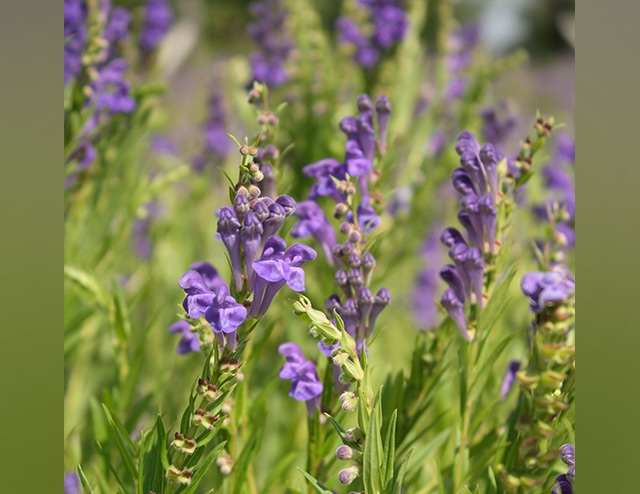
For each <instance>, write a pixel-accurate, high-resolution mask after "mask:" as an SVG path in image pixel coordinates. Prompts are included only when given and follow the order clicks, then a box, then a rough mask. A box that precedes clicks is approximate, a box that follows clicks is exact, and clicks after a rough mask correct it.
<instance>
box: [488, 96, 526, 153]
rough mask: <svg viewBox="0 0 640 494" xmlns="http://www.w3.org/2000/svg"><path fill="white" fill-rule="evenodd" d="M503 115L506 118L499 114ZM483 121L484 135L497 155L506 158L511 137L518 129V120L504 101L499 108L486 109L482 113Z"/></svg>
mask: <svg viewBox="0 0 640 494" xmlns="http://www.w3.org/2000/svg"><path fill="white" fill-rule="evenodd" d="M499 112H500V113H503V114H504V116H501V115H499V114H498V113H499ZM480 117H481V118H482V121H483V126H482V135H483V136H484V138H485V139H486V140H487V141H489V142H490V143H491V144H493V147H494V148H495V150H496V153H497V155H499V156H506V155H507V153H506V145H507V141H508V139H509V137H510V135H511V134H512V133H513V131H514V130H515V128H516V125H517V123H518V119H517V118H516V116H515V115H514V114H513V113H511V112H510V111H509V108H508V107H507V104H506V103H505V102H504V101H503V102H501V103H500V104H499V105H498V107H497V108H495V109H494V108H486V109H484V110H482V111H481V112H480Z"/></svg>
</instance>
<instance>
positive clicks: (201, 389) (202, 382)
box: [196, 379, 209, 395]
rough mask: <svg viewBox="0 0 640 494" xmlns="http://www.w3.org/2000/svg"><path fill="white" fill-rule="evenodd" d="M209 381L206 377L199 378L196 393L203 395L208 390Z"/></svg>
mask: <svg viewBox="0 0 640 494" xmlns="http://www.w3.org/2000/svg"><path fill="white" fill-rule="evenodd" d="M208 384H209V383H208V382H207V380H206V379H198V385H197V386H196V393H198V394H199V395H203V394H204V393H205V392H206V391H207V385H208Z"/></svg>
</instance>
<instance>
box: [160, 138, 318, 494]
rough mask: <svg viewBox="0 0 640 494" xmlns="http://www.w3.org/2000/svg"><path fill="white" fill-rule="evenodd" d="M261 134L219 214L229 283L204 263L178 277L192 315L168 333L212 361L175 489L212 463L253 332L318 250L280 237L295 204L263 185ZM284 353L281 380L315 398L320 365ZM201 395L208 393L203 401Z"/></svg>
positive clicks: (243, 151) (174, 452)
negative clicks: (268, 192)
mask: <svg viewBox="0 0 640 494" xmlns="http://www.w3.org/2000/svg"><path fill="white" fill-rule="evenodd" d="M258 139H259V136H256V138H255V139H254V140H253V141H252V142H251V143H250V144H249V143H248V141H247V139H245V143H244V144H243V145H240V143H238V142H237V141H236V142H237V143H238V149H239V152H240V155H241V156H242V160H241V163H240V166H239V167H238V176H239V178H238V182H237V183H235V184H233V187H231V188H230V199H231V204H230V205H228V206H224V207H222V208H220V209H219V210H218V211H217V216H218V228H217V230H218V237H219V239H220V241H221V242H222V244H223V245H224V247H225V249H226V251H227V254H228V259H229V263H230V268H231V279H230V281H229V283H228V284H227V283H226V282H225V281H224V280H223V278H222V277H221V276H220V274H219V273H218V271H217V270H216V269H215V268H214V267H213V266H212V265H210V264H208V263H205V262H198V263H195V264H193V265H192V266H191V269H190V270H189V271H187V272H186V273H185V274H184V275H183V276H182V277H181V278H180V280H179V285H180V288H182V289H183V290H184V292H185V295H186V297H185V299H184V302H183V308H184V311H185V318H184V319H183V320H180V321H178V322H176V323H175V324H173V325H172V326H171V327H170V328H169V330H170V332H172V333H178V334H180V335H181V336H182V338H181V340H180V343H179V345H178V353H181V354H187V353H190V352H201V353H202V354H204V355H205V356H206V362H205V367H204V369H205V370H204V371H203V374H202V377H201V378H200V379H199V380H198V384H197V386H196V387H195V392H196V395H194V394H193V393H192V395H191V399H190V402H189V405H188V407H187V409H186V410H185V413H184V415H183V418H182V421H181V423H180V427H179V429H178V431H177V432H176V433H175V440H174V441H173V442H172V443H171V447H172V449H171V451H170V452H168V458H169V459H168V460H167V461H168V463H169V465H168V466H166V467H165V471H166V475H165V477H166V480H167V482H168V487H167V490H166V491H165V492H168V493H173V492H175V491H177V490H178V489H179V488H180V486H183V485H190V484H191V482H192V477H193V476H194V472H195V475H198V472H199V469H202V475H204V472H206V469H207V468H208V465H209V463H207V460H205V461H204V462H203V463H201V464H200V466H198V465H199V464H198V461H197V459H198V458H200V457H201V456H202V453H200V452H199V449H200V448H204V447H205V446H206V444H207V443H208V442H210V441H214V440H215V437H216V434H217V433H218V431H219V430H220V428H221V427H224V424H225V422H228V420H226V417H225V416H227V417H228V416H229V414H232V413H233V411H234V407H233V401H232V393H233V390H234V388H235V387H236V385H237V383H238V381H239V380H244V376H243V375H242V373H240V372H239V369H240V367H241V366H242V365H243V363H244V362H243V361H242V356H243V354H244V350H245V348H246V346H247V343H248V338H249V335H250V333H251V332H252V331H253V329H254V328H255V326H256V324H257V320H259V319H261V318H262V317H264V315H265V313H266V312H267V310H268V309H269V307H270V305H271V303H272V301H273V299H274V297H275V296H276V294H277V293H278V292H279V291H280V290H281V289H282V288H283V287H284V286H285V285H287V286H289V287H290V288H291V289H292V290H294V291H298V292H301V291H304V289H305V273H304V270H303V269H302V265H303V264H304V263H305V262H307V261H310V260H313V259H315V257H316V252H315V251H314V250H313V249H312V248H310V247H308V246H306V245H303V244H295V245H291V246H287V244H286V242H285V241H284V240H283V239H282V238H280V237H279V236H278V235H277V233H278V232H279V230H280V229H281V227H282V225H283V224H284V222H285V220H286V218H287V217H289V216H291V215H292V214H293V213H294V212H295V210H296V202H295V201H294V200H293V199H292V198H291V197H289V196H285V195H281V196H278V197H270V196H268V195H263V193H262V191H261V189H260V187H259V185H260V183H261V182H262V180H263V179H264V174H263V173H262V172H261V171H260V168H261V167H260V165H258V164H257V163H256V162H254V157H255V156H257V154H258V149H257V148H256V147H255V145H256V144H257V142H258ZM287 349H288V350H287ZM281 353H282V354H283V355H285V356H287V359H288V362H289V364H287V365H288V367H286V369H284V370H283V372H282V373H281V377H283V378H287V379H292V396H294V397H296V399H300V400H302V401H309V402H311V403H314V400H315V401H317V397H318V395H319V394H320V393H321V392H322V384H321V383H320V382H319V381H318V380H317V375H316V372H315V367H314V366H313V364H312V363H311V362H306V361H304V356H303V355H302V351H301V350H300V349H299V348H297V349H296V348H291V347H290V346H289V347H281ZM314 376H315V380H314ZM318 385H319V388H318ZM197 395H200V397H201V398H200V399H199V400H200V401H199V402H197ZM310 408H313V406H312V405H310ZM217 443H218V444H217V446H216V447H215V448H214V449H213V450H212V451H211V452H210V453H209V454H208V456H207V458H211V459H212V460H213V459H215V458H216V457H217V456H218V454H219V453H220V451H221V450H222V447H223V446H224V444H225V443H224V442H220V441H217ZM234 461H235V459H234V458H233V457H232V456H231V455H229V454H225V455H223V456H220V458H218V463H219V466H220V468H221V471H222V472H226V473H227V474H228V473H229V472H230V471H231V470H232V468H233V464H234ZM202 475H200V476H199V477H198V478H199V480H201V479H202Z"/></svg>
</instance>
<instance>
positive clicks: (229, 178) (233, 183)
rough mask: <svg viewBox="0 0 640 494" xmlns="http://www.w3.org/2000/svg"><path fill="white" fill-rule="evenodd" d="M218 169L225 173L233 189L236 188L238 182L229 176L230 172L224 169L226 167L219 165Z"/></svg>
mask: <svg viewBox="0 0 640 494" xmlns="http://www.w3.org/2000/svg"><path fill="white" fill-rule="evenodd" d="M218 169H219V170H220V171H221V172H222V174H223V175H224V177H225V178H226V179H227V182H229V187H231V190H232V191H233V190H235V189H236V184H235V182H234V181H233V179H232V178H231V177H230V176H229V174H228V173H227V172H226V171H224V169H223V168H222V167H220V166H219V167H218Z"/></svg>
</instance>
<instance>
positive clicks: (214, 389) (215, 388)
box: [208, 384, 218, 391]
mask: <svg viewBox="0 0 640 494" xmlns="http://www.w3.org/2000/svg"><path fill="white" fill-rule="evenodd" d="M208 388H209V390H211V391H218V388H217V386H216V385H215V384H209V386H208Z"/></svg>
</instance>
